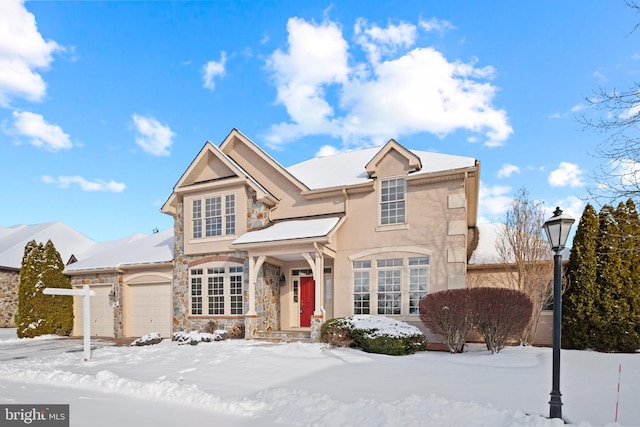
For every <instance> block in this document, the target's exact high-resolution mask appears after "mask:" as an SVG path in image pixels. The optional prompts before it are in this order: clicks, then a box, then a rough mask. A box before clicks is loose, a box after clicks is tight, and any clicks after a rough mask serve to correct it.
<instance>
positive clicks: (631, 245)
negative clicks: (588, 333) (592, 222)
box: [616, 199, 640, 352]
mask: <svg viewBox="0 0 640 427" xmlns="http://www.w3.org/2000/svg"><path fill="white" fill-rule="evenodd" d="M616 218H617V221H618V228H619V229H620V246H619V251H620V257H621V269H620V272H619V275H620V279H621V281H622V289H621V292H620V295H619V300H620V302H619V304H618V310H617V314H618V324H619V327H620V332H621V334H620V335H619V336H618V340H617V343H616V349H617V350H618V351H627V352H633V351H636V350H637V349H640V283H639V282H638V280H639V279H640V268H639V266H638V254H637V252H638V248H637V242H638V237H639V236H640V234H638V233H639V230H640V226H639V224H638V212H637V210H636V206H635V203H633V200H631V199H629V200H628V201H627V202H626V203H620V204H619V205H618V208H617V209H616Z"/></svg>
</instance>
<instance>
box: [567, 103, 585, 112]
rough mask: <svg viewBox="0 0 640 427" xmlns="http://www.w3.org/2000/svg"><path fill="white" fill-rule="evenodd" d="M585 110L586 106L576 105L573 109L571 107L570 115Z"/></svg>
mask: <svg viewBox="0 0 640 427" xmlns="http://www.w3.org/2000/svg"><path fill="white" fill-rule="evenodd" d="M587 108H589V106H588V105H586V104H577V105H574V106H573V107H571V112H572V113H578V112H580V111H582V110H586V109H587Z"/></svg>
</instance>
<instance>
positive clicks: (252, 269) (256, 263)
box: [247, 255, 267, 316]
mask: <svg viewBox="0 0 640 427" xmlns="http://www.w3.org/2000/svg"><path fill="white" fill-rule="evenodd" d="M266 258H267V257H266V256H264V255H261V256H259V257H253V256H249V310H248V311H247V316H257V315H258V313H257V312H256V283H257V281H258V272H259V271H260V268H261V267H262V264H264V261H265V259H266Z"/></svg>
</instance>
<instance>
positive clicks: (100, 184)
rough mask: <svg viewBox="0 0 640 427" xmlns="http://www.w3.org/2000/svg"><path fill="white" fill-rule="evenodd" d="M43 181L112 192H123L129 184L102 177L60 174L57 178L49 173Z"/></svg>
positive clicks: (82, 188)
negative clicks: (90, 178) (106, 179)
mask: <svg viewBox="0 0 640 427" xmlns="http://www.w3.org/2000/svg"><path fill="white" fill-rule="evenodd" d="M42 182H44V183H45V184H54V185H57V186H58V187H60V188H69V187H70V186H71V184H76V185H78V186H79V187H80V189H81V190H82V191H106V192H111V193H121V192H122V191H124V189H125V188H127V186H126V185H124V184H123V183H121V182H115V181H113V180H111V181H108V182H107V181H102V180H100V179H96V180H94V181H89V180H86V179H84V178H83V177H81V176H59V177H57V178H54V177H52V176H49V175H44V176H43V177H42Z"/></svg>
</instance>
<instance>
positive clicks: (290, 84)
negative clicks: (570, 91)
mask: <svg viewBox="0 0 640 427" xmlns="http://www.w3.org/2000/svg"><path fill="white" fill-rule="evenodd" d="M410 28H414V29H415V27H413V26H411V25H410V24H405V23H403V24H400V25H396V26H394V25H390V26H388V27H387V28H380V27H377V26H375V25H368V24H367V22H366V21H364V20H359V21H358V22H357V24H356V39H357V44H358V46H360V47H362V49H363V50H364V52H365V53H366V54H367V58H368V60H367V62H366V63H355V64H353V65H351V66H350V65H349V62H348V61H349V54H348V49H349V45H348V44H347V42H346V41H345V40H344V38H343V35H342V30H341V28H340V27H339V26H338V25H337V24H336V23H334V22H331V21H325V22H323V23H322V24H314V23H309V22H307V21H305V20H303V19H299V18H292V19H290V20H289V22H288V24H287V29H288V31H289V36H288V47H287V51H281V50H276V51H275V52H274V53H273V54H272V55H271V56H270V58H269V60H268V62H267V66H268V68H269V70H270V71H271V73H272V77H273V81H274V83H275V84H276V87H277V91H278V95H277V102H278V103H279V104H282V105H284V107H285V108H286V110H287V113H288V114H289V117H290V121H289V122H282V123H278V124H274V125H272V126H271V128H270V130H269V132H268V134H267V135H266V140H267V142H268V144H269V145H270V146H271V147H272V148H278V147H279V146H280V145H282V144H283V143H286V142H289V141H292V140H295V139H298V138H301V137H304V136H307V135H330V136H333V137H339V138H342V140H343V143H344V144H345V145H347V146H348V145H370V144H371V143H383V142H385V141H387V140H388V139H389V138H399V137H401V136H402V135H408V134H415V133H420V132H429V133H432V134H436V135H439V136H445V135H447V134H449V133H451V132H454V131H456V130H461V129H462V130H467V131H469V132H472V133H476V134H478V133H479V134H483V135H484V136H485V145H486V146H490V147H492V146H498V145H502V144H503V143H504V141H505V140H506V139H507V138H508V137H509V136H510V135H511V134H512V133H513V129H512V128H511V125H510V124H509V120H508V117H507V113H506V111H504V110H501V109H496V108H495V107H493V105H492V103H493V100H494V97H495V95H496V92H497V90H498V89H497V88H496V87H495V86H493V85H491V84H490V83H488V82H487V81H486V80H487V79H491V78H493V76H494V75H495V70H494V68H493V67H490V66H487V67H477V66H476V63H477V60H475V59H474V60H472V61H471V62H469V63H464V62H460V61H454V62H450V61H448V60H447V58H445V57H444V55H443V54H442V53H441V52H439V51H437V50H435V49H434V48H423V47H417V48H414V49H413V50H411V51H409V52H404V53H402V54H401V55H400V54H398V53H397V50H399V49H406V48H409V47H411V46H412V44H413V43H414V42H415V35H412V34H413V33H412V31H411V30H410ZM387 56H392V57H390V58H386V57H387ZM310 64H313V65H312V66H310ZM329 88H331V89H335V93H336V95H337V102H336V103H335V104H336V105H335V106H334V105H332V104H331V103H330V102H329V100H328V97H327V94H326V92H327V90H328V89H329ZM334 107H339V108H340V112H342V114H336V110H334Z"/></svg>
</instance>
